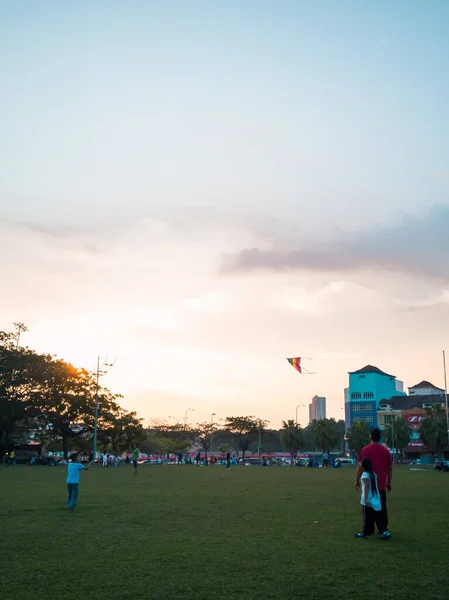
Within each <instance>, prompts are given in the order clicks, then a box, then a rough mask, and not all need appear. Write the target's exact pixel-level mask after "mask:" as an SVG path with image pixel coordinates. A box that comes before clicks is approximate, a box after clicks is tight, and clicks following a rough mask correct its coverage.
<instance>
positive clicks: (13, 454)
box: [8, 450, 16, 467]
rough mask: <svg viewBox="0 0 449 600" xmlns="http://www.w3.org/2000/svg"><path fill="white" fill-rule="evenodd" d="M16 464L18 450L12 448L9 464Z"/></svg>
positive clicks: (11, 465)
mask: <svg viewBox="0 0 449 600" xmlns="http://www.w3.org/2000/svg"><path fill="white" fill-rule="evenodd" d="M15 464H16V451H15V450H11V453H10V455H9V461H8V465H9V466H10V467H13V466H14V465H15Z"/></svg>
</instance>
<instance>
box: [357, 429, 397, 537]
mask: <svg viewBox="0 0 449 600" xmlns="http://www.w3.org/2000/svg"><path fill="white" fill-rule="evenodd" d="M380 440H381V433H380V429H378V428H377V427H376V429H373V430H372V431H371V444H370V445H369V446H365V447H364V448H362V451H361V452H360V456H359V464H358V467H357V474H356V476H355V487H356V489H357V490H359V489H360V479H361V477H362V473H363V469H362V464H361V463H362V460H363V459H364V458H369V459H370V460H371V463H372V465H373V471H374V472H375V473H376V475H377V487H378V488H379V494H380V500H381V503H382V513H383V517H384V522H385V526H386V530H385V531H379V533H380V534H381V539H382V540H389V539H390V538H391V533H390V532H389V531H388V513H387V490H388V491H389V492H391V479H392V477H393V461H392V459H391V454H390V451H389V450H388V448H385V446H383V445H382V444H381V443H380Z"/></svg>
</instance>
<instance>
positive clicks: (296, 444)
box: [280, 419, 302, 464]
mask: <svg viewBox="0 0 449 600" xmlns="http://www.w3.org/2000/svg"><path fill="white" fill-rule="evenodd" d="M280 436H281V441H282V444H283V445H284V447H285V449H286V450H288V451H289V452H290V457H291V462H292V464H293V462H294V459H295V458H296V456H297V455H298V452H300V449H301V443H302V429H301V427H300V425H298V424H297V423H295V421H293V420H292V419H290V420H289V421H283V422H282V429H281V431H280Z"/></svg>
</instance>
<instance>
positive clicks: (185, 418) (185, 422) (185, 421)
mask: <svg viewBox="0 0 449 600" xmlns="http://www.w3.org/2000/svg"><path fill="white" fill-rule="evenodd" d="M190 410H195V409H194V408H188V409H187V410H186V412H185V415H184V429H185V428H186V427H187V413H188V412H189V411H190Z"/></svg>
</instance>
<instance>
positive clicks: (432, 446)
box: [419, 404, 448, 453]
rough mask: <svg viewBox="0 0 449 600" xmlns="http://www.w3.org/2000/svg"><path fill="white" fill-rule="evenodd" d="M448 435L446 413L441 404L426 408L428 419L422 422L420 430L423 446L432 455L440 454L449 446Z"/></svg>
mask: <svg viewBox="0 0 449 600" xmlns="http://www.w3.org/2000/svg"><path fill="white" fill-rule="evenodd" d="M447 435H448V434H447V420H446V411H445V410H444V409H443V408H442V407H441V406H440V405H439V404H434V405H433V406H431V407H430V408H426V418H425V419H424V420H423V421H421V425H420V428H419V436H420V438H421V440H422V442H423V444H424V445H425V446H427V448H429V450H431V451H432V453H435V452H437V453H440V452H442V450H443V448H444V447H445V446H447V443H448V440H447Z"/></svg>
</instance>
